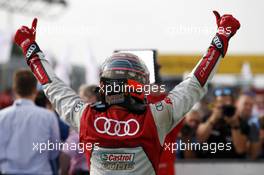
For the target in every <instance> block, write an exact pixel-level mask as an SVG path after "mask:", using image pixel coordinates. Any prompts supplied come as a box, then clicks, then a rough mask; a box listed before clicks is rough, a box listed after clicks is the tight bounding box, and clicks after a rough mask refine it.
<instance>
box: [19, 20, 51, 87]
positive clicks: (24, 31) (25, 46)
mask: <svg viewBox="0 0 264 175" xmlns="http://www.w3.org/2000/svg"><path fill="white" fill-rule="evenodd" d="M37 21H38V20H37V18H34V20H33V22H32V25H31V28H28V27H26V26H22V27H21V28H19V29H18V30H17V32H16V34H15V37H14V41H15V43H16V44H17V45H18V46H20V47H21V49H22V51H23V54H24V56H25V59H26V62H27V64H28V66H29V67H30V68H31V70H32V72H33V73H34V75H35V76H36V78H37V79H38V80H39V82H40V83H41V84H42V85H43V84H47V83H49V82H51V81H50V78H49V76H48V74H47V73H46V70H45V69H44V67H43V65H42V63H41V60H40V59H39V56H40V55H39V54H43V53H42V52H41V50H40V48H39V46H38V44H37V43H36V41H35V40H36V27H37ZM33 63H34V64H33Z"/></svg>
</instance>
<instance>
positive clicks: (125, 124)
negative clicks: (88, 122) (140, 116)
mask: <svg viewBox="0 0 264 175" xmlns="http://www.w3.org/2000/svg"><path fill="white" fill-rule="evenodd" d="M94 127H95V129H96V131H97V132H98V133H101V134H108V135H110V136H119V137H123V136H134V135H136V134H137V133H138V131H139V123H138V121H137V120H135V119H129V120H127V121H118V120H114V119H110V118H106V117H98V118H96V119H95V121H94Z"/></svg>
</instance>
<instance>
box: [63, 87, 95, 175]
mask: <svg viewBox="0 0 264 175" xmlns="http://www.w3.org/2000/svg"><path fill="white" fill-rule="evenodd" d="M96 88H97V86H95V85H91V86H87V85H82V86H81V87H80V89H79V95H80V97H81V98H82V99H83V100H85V102H87V103H95V102H96V101H97V100H98V96H97V94H96ZM65 144H68V145H71V144H76V145H77V144H79V134H78V133H77V132H76V131H75V130H71V131H70V135H69V137H68V139H67V140H66V143H65ZM60 164H61V172H60V174H62V175H65V174H70V175H86V174H89V171H88V166H87V162H86V158H85V155H84V153H83V152H82V151H81V150H70V149H69V150H63V153H62V154H61V157H60Z"/></svg>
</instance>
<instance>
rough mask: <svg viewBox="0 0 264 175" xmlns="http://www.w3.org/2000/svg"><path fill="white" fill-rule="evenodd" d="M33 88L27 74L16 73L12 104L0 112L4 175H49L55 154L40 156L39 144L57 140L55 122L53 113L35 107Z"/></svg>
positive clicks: (33, 81)
mask: <svg viewBox="0 0 264 175" xmlns="http://www.w3.org/2000/svg"><path fill="white" fill-rule="evenodd" d="M36 86H37V81H36V79H35V77H34V76H33V74H32V73H31V72H30V71H28V70H19V71H17V72H16V73H15V74H14V78H13V90H14V93H15V102H14V104H13V105H12V106H10V107H8V108H5V109H3V110H2V111H0V138H1V139H0V171H1V172H2V173H4V174H39V173H40V172H41V173H42V174H52V171H51V167H50V164H49V160H50V159H53V158H54V157H56V156H57V152H56V150H53V151H48V150H42V152H41V153H40V150H39V144H48V142H49V143H55V142H56V141H57V140H58V139H59V129H58V122H57V120H56V118H55V116H54V114H53V113H52V112H50V111H48V110H46V109H43V108H40V107H37V106H36V105H35V104H34V100H35V98H36V95H37V90H36ZM33 145H35V146H36V147H33ZM46 146H47V145H46Z"/></svg>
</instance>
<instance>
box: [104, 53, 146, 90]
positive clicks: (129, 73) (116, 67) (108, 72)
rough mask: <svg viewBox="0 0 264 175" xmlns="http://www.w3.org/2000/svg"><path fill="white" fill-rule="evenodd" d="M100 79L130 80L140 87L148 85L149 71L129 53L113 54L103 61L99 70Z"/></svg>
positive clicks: (138, 59) (139, 60)
mask: <svg viewBox="0 0 264 175" xmlns="http://www.w3.org/2000/svg"><path fill="white" fill-rule="evenodd" d="M100 77H101V78H109V79H122V78H126V79H130V80H134V81H136V82H138V83H140V84H142V85H145V84H149V71H148V68H147V66H146V65H145V63H144V62H143V61H142V60H141V59H140V58H139V57H138V56H136V55H134V54H131V53H114V54H113V55H112V56H111V57H109V58H108V59H106V60H105V62H104V63H103V65H102V67H101V70H100Z"/></svg>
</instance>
